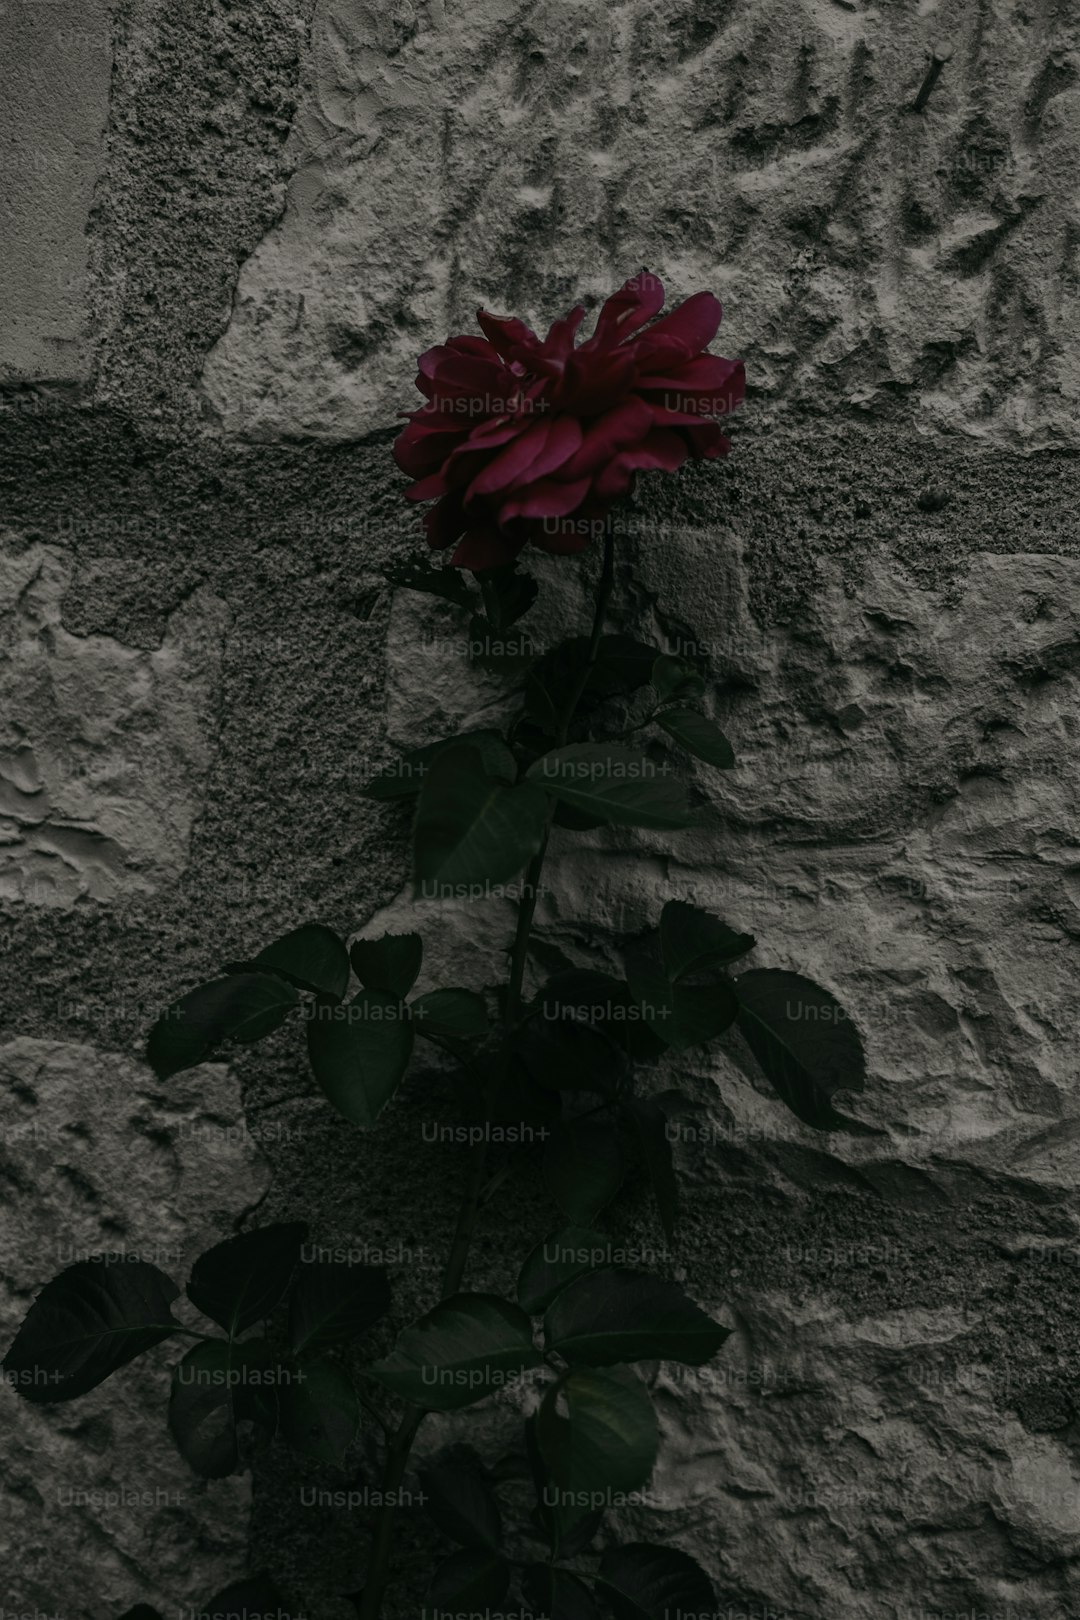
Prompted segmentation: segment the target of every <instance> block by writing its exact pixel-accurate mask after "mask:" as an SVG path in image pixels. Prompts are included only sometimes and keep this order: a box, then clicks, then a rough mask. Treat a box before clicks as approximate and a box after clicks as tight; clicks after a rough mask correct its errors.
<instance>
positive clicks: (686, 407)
mask: <svg viewBox="0 0 1080 1620" xmlns="http://www.w3.org/2000/svg"><path fill="white" fill-rule="evenodd" d="M663 303H664V289H663V286H662V284H661V283H660V281H659V280H658V279H657V277H656V276H652V275H649V274H648V272H646V271H642V273H641V274H640V275H637V276H632V277H631V278H630V280H629V281H627V282H626V283H625V285H624V286H623V287H622V288H621V289H620V290H619V291H618V292H617V293H615V294H614V295H613V296H612V297H611V298H609V299H608V300H607V302H606V303H605V304H604V306H603V308H602V309H601V311H600V315H599V318H598V319H597V322H596V330H595V331H594V332H593V334H592V336H591V337H590V338H587V339H586V341H585V342H584V343H576V342H575V338H576V334H577V330H578V327H579V326H580V325H581V322H582V320H583V319H584V316H585V310H584V308H583V307H582V306H581V305H580V304H579V305H578V306H577V308H576V309H573V310H571V312H570V314H569V315H566V316H564V317H563V319H562V320H558V321H556V322H555V324H554V326H552V328H551V330H550V331H549V332H548V335H547V337H546V338H544V339H542V340H541V339H540V338H538V337H537V336H536V334H535V332H532V331H530V330H529V328H528V327H527V326H526V325H525V323H524V322H523V321H519V320H515V319H512V318H507V317H503V316H500V315H489V314H488V313H487V312H486V311H485V310H478V311H477V319H478V321H479V323H480V327H481V329H482V331H483V332H484V336H483V337H468V336H465V337H454V338H449V339H448V340H447V342H446V343H442V344H439V345H437V346H436V347H435V348H434V349H428V351H427V352H426V354H422V355H421V356H420V360H419V367H420V370H419V373H418V375H417V378H416V386H417V387H418V388H419V390H420V392H421V393H422V394H423V395H424V396H425V403H424V404H423V405H422V406H421V407H420V409H419V410H417V411H413V412H411V413H403V414H406V415H408V426H407V427H406V428H404V429H403V430H402V432H401V434H400V435H399V437H398V439H397V441H396V443H395V445H394V458H395V460H396V461H397V464H398V466H399V467H400V468H401V469H402V471H403V472H405V473H408V474H409V475H410V477H412V478H413V479H415V480H416V482H415V483H413V484H411V485H410V486H409V488H408V489H407V490H406V491H405V495H406V499H407V500H411V501H431V500H434V501H436V503H437V504H436V505H435V506H433V507H432V508H431V510H430V511H428V512H427V513H426V514H425V517H424V527H425V528H426V530H427V536H428V540H429V542H430V544H431V545H432V546H433V547H435V548H436V549H438V550H443V549H445V548H447V547H449V546H454V547H455V549H454V551H453V553H452V555H451V558H450V561H451V563H453V564H454V565H455V566H456V567H458V568H470V569H483V568H494V567H498V566H499V565H500V564H504V563H510V562H513V560H514V558H515V557H516V556H517V554H518V552H519V551H520V550H521V548H522V547H523V546H525V545H530V544H531V545H534V546H539V547H540V548H541V549H542V550H543V551H552V552H563V553H565V552H575V551H582V550H583V549H584V548H585V546H586V545H587V544H588V541H589V535H590V534H593V533H597V532H599V531H600V529H602V527H603V524H604V520H605V518H606V516H607V513H608V511H609V509H610V507H611V503H612V502H613V501H615V500H617V499H618V497H619V496H621V495H625V494H626V492H627V491H628V490H629V488H630V486H631V483H632V482H633V477H634V474H635V473H637V472H645V471H652V470H654V469H660V470H661V471H663V472H674V471H675V470H676V468H678V467H680V466H681V465H682V463H683V462H684V461H685V460H686V459H687V457H688V456H692V457H694V458H696V459H702V458H705V459H711V458H713V457H715V456H722V455H726V454H727V451H728V448H729V445H728V441H727V439H726V438H725V437H724V434H723V433H722V432H721V431H720V427H719V425H718V423H717V422H716V421H714V420H713V418H715V417H718V416H725V415H726V414H727V413H728V412H729V411H732V410H734V409H735V407H736V406H737V405H738V404H739V402H740V400H741V399H742V397H743V391H744V375H743V363H742V361H741V360H724V359H721V357H720V356H719V355H714V354H708V353H707V352H706V350H707V349H708V345H709V344H710V343H711V342H712V340H713V338H714V337H715V336H716V330H717V328H718V326H719V325H720V303H719V300H718V299H716V298H714V297H713V295H712V293H709V292H699V293H695V294H694V295H693V297H692V298H688V299H687V300H686V301H685V303H682V304H680V305H679V307H678V308H677V309H674V310H672V311H671V313H670V314H668V315H664V316H661V317H660V319H658V320H657V319H654V317H656V316H657V315H659V312H660V310H661V308H662V307H663Z"/></svg>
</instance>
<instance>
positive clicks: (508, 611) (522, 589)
mask: <svg viewBox="0 0 1080 1620" xmlns="http://www.w3.org/2000/svg"><path fill="white" fill-rule="evenodd" d="M476 582H477V584H478V585H479V587H480V595H481V596H482V597H483V601H484V612H485V613H486V614H487V617H488V622H489V623H490V624H492V625H494V627H495V629H496V630H507V629H509V627H510V625H512V624H516V623H517V621H518V619H521V618H524V616H525V614H526V613H528V611H529V609H530V608H531V607H532V605H533V603H534V602H535V601H536V598H537V595H538V594H539V591H540V587H539V585H538V584H537V583H536V581H535V579H534V578H533V577H532V575H531V574H527V573H525V572H524V571H523V570H522V571H519V569H518V565H517V563H516V562H513V563H509V564H507V565H506V566H505V567H502V568H483V569H481V570H480V571H479V572H478V573H477V575H476Z"/></svg>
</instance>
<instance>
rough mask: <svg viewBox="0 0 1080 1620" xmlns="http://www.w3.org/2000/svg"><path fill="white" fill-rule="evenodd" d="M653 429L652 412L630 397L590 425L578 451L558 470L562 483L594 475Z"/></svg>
mask: <svg viewBox="0 0 1080 1620" xmlns="http://www.w3.org/2000/svg"><path fill="white" fill-rule="evenodd" d="M651 426H652V412H651V411H650V409H649V407H648V406H647V405H646V404H645V401H644V400H642V399H637V398H635V397H634V396H631V397H630V398H629V399H626V400H624V401H623V403H622V404H621V405H616V406H615V408H614V410H611V411H606V412H605V413H604V415H603V416H598V417H597V418H596V420H595V421H594V422H590V423H589V426H588V428H587V430H586V433H585V437H584V439H583V440H582V442H581V448H580V450H578V451H577V453H576V455H573V456H571V458H570V460H569V461H567V462H566V463H565V464H564V465H563V466H562V467H560V468H559V477H560V478H562V479H571V478H581V477H583V476H584V474H585V473H593V472H595V471H596V469H597V468H598V467H601V466H603V464H604V462H605V461H610V460H611V458H612V457H613V456H614V455H615V454H616V453H617V452H618V451H619V450H622V449H624V448H625V446H626V445H628V444H636V443H637V442H638V440H639V439H643V438H644V437H645V435H646V434H647V433H648V431H649V429H650V427H651Z"/></svg>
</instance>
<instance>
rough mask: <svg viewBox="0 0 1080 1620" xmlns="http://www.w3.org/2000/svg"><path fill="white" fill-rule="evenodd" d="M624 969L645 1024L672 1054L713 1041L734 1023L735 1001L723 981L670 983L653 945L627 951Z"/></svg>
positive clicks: (736, 1004)
mask: <svg viewBox="0 0 1080 1620" xmlns="http://www.w3.org/2000/svg"><path fill="white" fill-rule="evenodd" d="M626 968H627V977H628V978H629V981H630V989H631V990H632V991H633V994H634V996H635V998H636V999H637V1002H638V1004H639V1006H640V1007H641V1009H642V1014H643V1016H644V1018H645V1022H646V1023H647V1024H648V1027H649V1028H650V1029H651V1030H652V1031H653V1033H654V1034H655V1035H656V1036H657V1037H658V1038H659V1039H660V1040H662V1041H663V1042H664V1043H665V1044H666V1045H667V1046H670V1047H672V1048H673V1049H674V1050H675V1051H676V1052H683V1051H685V1050H686V1049H687V1048H688V1047H691V1046H701V1045H703V1044H704V1043H705V1042H707V1041H711V1040H714V1039H715V1037H716V1036H717V1035H722V1034H723V1032H724V1031H725V1030H726V1029H730V1028H731V1026H732V1024H733V1023H734V1022H735V1017H736V1014H737V1012H738V1001H737V999H736V996H735V992H734V991H733V989H732V987H731V985H730V984H729V983H728V982H727V981H726V980H721V981H719V982H718V983H716V984H706V985H697V984H672V982H671V980H670V979H669V977H668V974H667V970H666V968H665V966H664V964H663V962H662V961H661V960H660V958H659V955H658V952H657V948H656V946H655V943H654V942H644V943H642V944H639V945H638V946H637V947H636V948H632V949H631V950H630V951H628V952H627V957H626Z"/></svg>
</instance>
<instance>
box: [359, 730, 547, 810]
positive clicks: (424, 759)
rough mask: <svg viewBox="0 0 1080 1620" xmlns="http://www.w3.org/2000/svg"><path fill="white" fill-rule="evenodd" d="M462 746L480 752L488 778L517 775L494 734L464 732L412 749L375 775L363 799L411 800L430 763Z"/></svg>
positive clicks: (507, 752) (511, 778) (506, 778)
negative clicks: (448, 750) (449, 750)
mask: <svg viewBox="0 0 1080 1620" xmlns="http://www.w3.org/2000/svg"><path fill="white" fill-rule="evenodd" d="M465 745H467V746H468V747H470V748H476V749H477V750H478V751H479V753H480V757H481V759H482V760H483V762H484V770H485V772H486V773H487V775H488V776H494V777H497V778H498V779H499V780H500V781H503V782H513V781H514V779H515V778H516V776H517V764H516V763H515V760H514V756H513V754H512V753H511V752H510V750H509V748H507V746H506V743H505V741H504V740H503V738H502V737H501V736H500V734H499V733H498V732H497V731H490V730H481V731H463V732H462V733H461V734H460V735H459V736H456V737H442V738H440V740H439V741H438V742H433V743H425V744H424V746H423V748H413V749H411V750H410V751H409V752H408V753H407V754H405V755H404V756H403V757H402V758H401V759H399V760H397V761H395V763H394V764H393V765H389V766H387V768H386V770H385V771H380V772H379V775H378V776H376V777H373V778H372V780H371V781H370V782H369V783H368V784H367V786H366V787H365V788H364V790H363V796H364V798H365V799H376V800H379V801H380V802H383V801H386V800H390V799H408V798H411V797H412V795H413V794H414V793H419V792H420V789H421V788H422V787H423V785H424V783H425V781H426V780H427V777H428V775H429V774H430V771H431V766H432V763H433V761H434V760H436V759H438V757H439V755H440V754H444V753H445V752H446V750H447V749H448V748H456V747H461V746H465Z"/></svg>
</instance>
